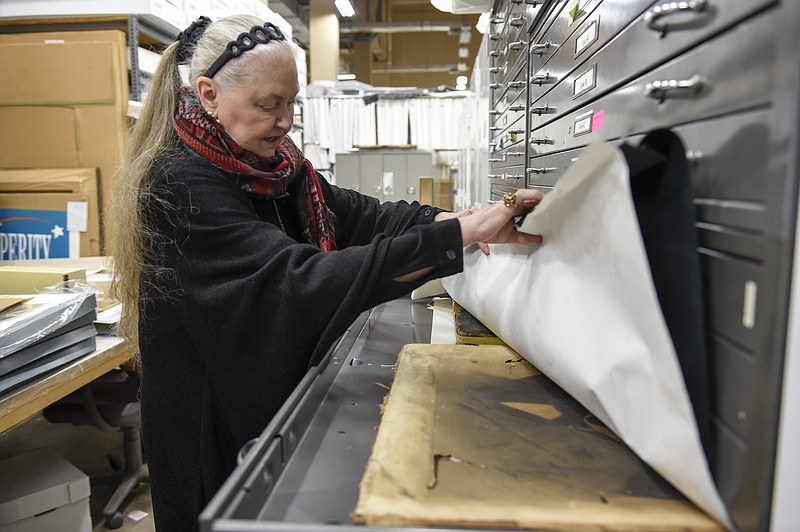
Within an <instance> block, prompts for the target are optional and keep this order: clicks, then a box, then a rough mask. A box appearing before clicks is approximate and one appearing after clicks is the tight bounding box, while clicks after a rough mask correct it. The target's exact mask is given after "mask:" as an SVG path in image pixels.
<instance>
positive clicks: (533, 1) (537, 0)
mask: <svg viewBox="0 0 800 532" xmlns="http://www.w3.org/2000/svg"><path fill="white" fill-rule="evenodd" d="M543 3H544V0H525V5H526V6H533V7H536V6H538V5H540V4H543Z"/></svg>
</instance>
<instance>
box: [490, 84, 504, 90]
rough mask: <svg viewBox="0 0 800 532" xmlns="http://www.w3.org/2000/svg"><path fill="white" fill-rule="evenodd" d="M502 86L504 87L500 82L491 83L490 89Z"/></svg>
mask: <svg viewBox="0 0 800 532" xmlns="http://www.w3.org/2000/svg"><path fill="white" fill-rule="evenodd" d="M500 87H502V85H501V84H500V83H489V88H490V89H499V88H500Z"/></svg>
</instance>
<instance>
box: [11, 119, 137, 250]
mask: <svg viewBox="0 0 800 532" xmlns="http://www.w3.org/2000/svg"><path fill="white" fill-rule="evenodd" d="M0 123H3V124H6V126H7V127H4V128H0V145H1V146H4V148H3V149H2V150H0V168H7V169H32V168H37V169H40V168H73V167H81V168H98V169H99V171H100V182H101V183H102V184H101V186H100V198H99V200H100V201H99V203H100V209H102V208H103V205H108V201H109V198H108V196H107V195H108V189H109V183H110V180H111V178H112V176H113V175H114V172H115V171H116V168H117V165H118V164H119V160H120V158H121V157H122V154H123V151H124V148H125V142H126V141H127V137H128V121H127V118H126V116H125V111H124V110H120V109H116V108H115V107H114V106H110V105H109V106H94V107H82V108H81V107H77V108H70V107H51V106H46V107H2V106H0ZM100 217H101V218H102V210H101V215H100ZM95 254H99V253H95Z"/></svg>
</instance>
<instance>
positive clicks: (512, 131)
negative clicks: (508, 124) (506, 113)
mask: <svg viewBox="0 0 800 532" xmlns="http://www.w3.org/2000/svg"><path fill="white" fill-rule="evenodd" d="M508 132H509V134H511V135H522V134H523V133H525V130H524V129H509V130H508Z"/></svg>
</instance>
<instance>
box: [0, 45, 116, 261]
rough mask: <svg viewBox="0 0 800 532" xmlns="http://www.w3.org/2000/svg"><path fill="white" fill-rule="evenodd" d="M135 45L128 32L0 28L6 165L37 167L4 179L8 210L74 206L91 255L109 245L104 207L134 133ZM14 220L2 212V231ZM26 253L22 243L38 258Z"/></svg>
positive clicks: (1, 142)
mask: <svg viewBox="0 0 800 532" xmlns="http://www.w3.org/2000/svg"><path fill="white" fill-rule="evenodd" d="M126 50H127V49H126V40H125V34H124V33H123V32H122V31H118V30H107V31H75V32H48V33H27V34H8V35H0V72H2V73H3V75H2V78H3V81H2V83H0V123H2V124H3V127H2V128H0V146H3V149H2V150H0V169H27V170H29V172H25V173H17V174H15V175H11V176H10V177H9V174H7V173H4V175H5V176H6V178H3V177H0V181H6V183H8V182H15V183H20V182H24V183H25V185H24V186H23V187H22V188H14V186H10V185H8V184H6V185H0V192H2V193H3V194H2V195H1V196H0V209H3V208H6V209H13V208H19V209H22V210H23V211H31V210H36V208H41V210H42V211H47V210H52V209H53V208H57V209H61V211H64V212H66V210H67V209H68V208H70V209H72V211H71V212H70V213H68V214H69V215H70V216H69V220H68V221H70V222H71V225H72V228H73V229H74V230H75V231H77V232H79V233H81V234H80V237H79V238H78V239H73V240H74V241H78V240H79V241H80V246H79V248H80V249H79V253H78V254H79V255H81V256H91V255H99V254H101V253H102V251H103V250H102V238H103V235H102V225H101V222H102V213H103V209H104V206H107V205H108V204H109V200H110V198H109V188H110V182H111V179H112V176H113V174H114V171H115V169H116V167H117V164H118V163H119V160H120V157H121V155H122V151H123V150H124V147H125V144H126V142H127V138H128V135H129V129H130V124H129V121H128V118H127V116H126V110H127V106H128V67H127V65H128V61H127V57H126V53H127V52H126ZM54 169H59V170H60V171H59V172H55V171H54ZM64 169H80V170H75V171H74V172H72V173H70V172H67V173H64V172H63V170H64ZM22 174H24V175H22ZM81 202H86V204H87V205H86V206H85V207H81V205H80V204H81ZM84 212H85V213H86V214H85V216H86V217H87V219H86V220H85V221H84V220H83V219H82V216H83V213H84ZM6 214H7V213H6ZM76 216H77V218H76ZM28 217H33V218H35V217H36V216H28ZM0 218H3V216H2V214H0ZM6 218H20V216H6ZM42 218H47V217H46V216H44V217H42ZM8 225H9V224H7V223H3V220H2V219H0V232H3V231H4V229H3V227H6V228H8ZM53 225H58V224H51V229H50V232H52V233H53V236H54V237H55V236H56V235H57V234H58V233H59V231H58V229H57V228H56V227H53ZM62 229H63V230H64V231H66V230H67V228H66V227H63V228H62ZM53 231H56V232H53ZM14 234H15V235H18V234H22V233H14ZM59 236H60V235H59ZM14 238H15V239H16V240H18V237H17V236H15V237H14ZM10 239H11V237H7V239H6V240H7V242H6V243H7V244H9V245H10ZM26 239H27V240H30V241H31V242H33V239H31V238H28V237H27V236H26ZM40 240H41V239H40ZM74 248H75V246H73V250H72V253H73V255H74V254H75V251H76V250H75V249H74ZM26 249H30V248H28V247H27V242H26ZM10 251H11V250H10V249H9V252H10ZM16 255H19V248H17V249H16V251H15V257H14V258H17V259H19V258H37V257H27V256H16ZM54 256H55V255H50V257H54ZM6 258H9V257H6ZM38 258H44V257H41V256H40V257H38ZM0 260H3V258H2V257H0Z"/></svg>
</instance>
